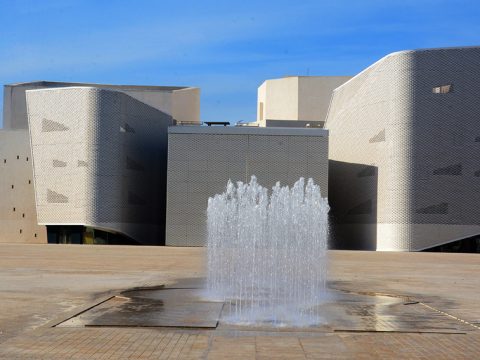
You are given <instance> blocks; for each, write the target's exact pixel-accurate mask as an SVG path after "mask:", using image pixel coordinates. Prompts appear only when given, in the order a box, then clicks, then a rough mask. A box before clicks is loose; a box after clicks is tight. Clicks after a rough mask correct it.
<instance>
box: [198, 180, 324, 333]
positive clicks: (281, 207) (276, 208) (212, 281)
mask: <svg viewBox="0 0 480 360" xmlns="http://www.w3.org/2000/svg"><path fill="white" fill-rule="evenodd" d="M328 211H329V206H328V202H327V199H326V198H322V197H321V195H320V187H319V186H318V185H315V184H314V182H313V180H312V179H309V180H308V181H307V184H306V186H305V181H304V179H303V178H300V179H299V180H298V181H297V182H296V183H295V184H294V186H293V187H292V188H289V187H288V186H284V187H281V186H280V183H278V182H277V184H276V185H275V186H274V187H273V188H272V194H271V196H270V197H269V196H268V191H267V189H266V188H264V187H262V186H260V185H259V184H258V183H257V179H256V177H255V176H252V178H251V180H250V183H249V184H246V183H245V184H244V183H242V182H238V183H237V186H235V185H234V184H233V183H232V182H231V181H229V182H228V184H227V188H226V191H225V192H224V193H223V194H220V195H215V196H214V197H212V198H210V199H209V200H208V210H207V213H208V242H207V248H208V249H207V251H208V279H207V285H208V294H209V297H213V298H216V299H221V300H223V301H225V303H226V307H225V308H226V312H227V315H226V316H224V321H227V322H232V323H236V324H248V325H251V324H265V323H268V324H273V325H276V326H286V325H289V326H308V325H314V324H318V322H319V314H318V313H317V308H318V304H319V303H320V302H321V298H322V296H323V294H324V292H325V282H326V268H327V266H326V265H327V259H326V255H327V251H326V250H327V235H328V220H327V214H328Z"/></svg>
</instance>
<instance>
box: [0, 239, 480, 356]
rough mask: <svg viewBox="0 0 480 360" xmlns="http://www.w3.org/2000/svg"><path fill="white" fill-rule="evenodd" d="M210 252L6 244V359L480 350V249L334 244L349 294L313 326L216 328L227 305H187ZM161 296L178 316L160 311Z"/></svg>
mask: <svg viewBox="0 0 480 360" xmlns="http://www.w3.org/2000/svg"><path fill="white" fill-rule="evenodd" d="M204 256H205V250H204V249H201V248H169V247H133V246H132V247H129V246H81V245H13V244H12V245H9V244H0V359H128V358H130V359H395V358H398V359H477V358H480V276H479V275H480V255H478V254H443V253H382V252H354V251H331V252H330V264H329V288H330V291H331V292H332V293H335V294H340V295H338V296H337V297H336V299H337V300H336V301H332V302H331V303H329V304H325V308H324V311H325V319H326V322H325V324H323V325H321V326H318V327H310V328H272V327H268V326H262V327H249V326H229V325H228V324H223V323H222V321H220V322H219V323H218V326H216V327H215V326H213V325H212V322H211V321H210V320H211V317H212V316H214V315H212V314H216V313H218V307H216V306H215V305H208V306H207V305H205V304H203V305H202V306H203V307H202V308H200V307H199V308H198V311H197V310H195V307H194V308H193V310H192V308H189V307H188V306H190V305H191V303H192V302H191V301H188V299H187V295H188V291H190V290H187V289H192V288H195V287H198V284H201V283H202V281H203V278H204V275H205V269H204ZM167 290H168V291H167ZM149 291H150V292H149ZM162 291H164V292H162ZM188 296H189V295H188ZM132 299H134V300H135V301H132ZM178 299H180V300H178ZM160 301H161V303H162V304H166V305H168V304H169V305H168V306H170V309H171V310H172V311H173V312H172V314H173V315H172V316H167V317H165V316H164V317H161V316H160V317H158V318H156V317H155V313H156V309H157V307H158V306H159V303H160ZM127 305H128V306H127ZM182 306H183V309H186V310H183V311H184V312H183V313H185V311H186V312H187V313H188V314H189V316H188V317H187V318H186V319H185V318H182V317H181V315H182V314H183V313H182V312H176V309H177V308H178V309H180V308H182ZM137 310H138V311H139V312H142V311H143V312H144V313H145V314H148V311H150V314H152V315H148V316H147V317H148V318H147V319H145V318H144V319H142V318H141V317H138V316H137V314H135V312H136V311H137ZM114 311H117V312H118V314H120V315H121V316H120V318H119V316H117V315H115V314H114ZM125 311H126V312H125ZM112 314H113V315H112ZM132 314H133V315H132ZM100 315H101V316H100ZM179 316H180V317H179ZM136 318H139V319H140V320H139V321H140V322H139V323H135V321H136V320H135V319H136ZM119 319H120V320H119ZM172 319H173V320H175V321H173V323H172ZM179 319H180V320H179ZM205 319H207V320H209V321H208V322H205V321H204V320H205ZM118 321H120V322H118ZM157 321H166V322H163V323H162V322H160V323H157ZM181 321H184V322H181ZM142 324H143V326H142ZM158 324H160V325H161V326H157V325H158ZM192 324H193V325H192ZM147 325H148V326H147ZM177 325H178V326H177Z"/></svg>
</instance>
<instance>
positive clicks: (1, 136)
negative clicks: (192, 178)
mask: <svg viewBox="0 0 480 360" xmlns="http://www.w3.org/2000/svg"><path fill="white" fill-rule="evenodd" d="M72 85H75V86H72ZM27 98H28V99H29V100H28V107H27ZM174 123H190V124H191V123H193V124H199V123H200V115H199V89H197V88H189V87H158V86H130V85H125V86H123V85H103V84H72V83H57V82H33V83H22V84H13V85H6V86H5V92H4V125H5V128H6V130H2V131H0V141H1V142H0V155H1V156H2V160H3V163H2V164H1V166H2V168H3V169H2V170H5V171H2V173H1V174H0V184H1V186H2V187H1V192H0V196H1V197H2V199H6V200H4V201H2V204H1V207H0V223H1V224H2V225H3V226H2V227H0V242H12V241H18V242H46V240H47V231H46V229H45V226H44V225H47V228H48V240H49V241H50V242H68V243H142V244H163V242H164V226H165V192H166V189H165V183H166V156H167V154H166V150H167V144H166V141H167V126H169V125H172V124H174ZM7 129H8V130H7ZM29 133H30V138H29ZM30 144H32V145H33V148H32V149H31V147H30ZM16 157H18V160H20V159H24V160H23V162H21V161H17V162H14V161H13V160H15V158H16ZM27 159H28V160H29V161H27ZM32 163H33V164H34V170H35V171H33V169H32ZM34 174H35V176H34ZM23 182H28V186H29V187H28V188H24V186H23V185H24V184H23ZM34 185H35V195H36V198H35V195H34V191H33V190H34ZM11 186H13V187H14V189H13V188H10V187H11ZM13 209H15V210H13ZM17 214H20V215H19V216H21V218H20V219H18V216H16V215H17ZM37 216H38V219H37ZM38 224H41V225H38Z"/></svg>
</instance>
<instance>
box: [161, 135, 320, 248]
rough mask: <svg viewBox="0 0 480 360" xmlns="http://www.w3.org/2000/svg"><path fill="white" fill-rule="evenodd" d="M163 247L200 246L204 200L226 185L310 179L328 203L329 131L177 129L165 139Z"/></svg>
mask: <svg viewBox="0 0 480 360" xmlns="http://www.w3.org/2000/svg"><path fill="white" fill-rule="evenodd" d="M168 139H169V140H168V180H167V218H166V245H173V246H203V245H204V244H205V237H206V210H207V201H208V198H209V197H211V196H214V195H215V194H219V193H222V192H223V191H224V190H225V186H226V184H227V181H228V180H229V179H231V180H232V181H244V182H245V181H249V180H250V177H251V175H255V176H257V179H258V182H259V183H260V184H261V185H262V186H266V187H268V188H271V187H272V186H274V185H275V183H276V182H277V181H280V182H281V184H283V185H290V186H291V185H293V184H294V182H295V181H297V180H298V179H299V178H300V177H305V178H310V177H311V178H313V179H314V181H315V182H316V183H317V184H319V185H320V187H321V192H322V196H323V197H328V131H326V130H324V129H299V128H288V129H287V128H249V127H206V126H175V127H170V128H169V135H168Z"/></svg>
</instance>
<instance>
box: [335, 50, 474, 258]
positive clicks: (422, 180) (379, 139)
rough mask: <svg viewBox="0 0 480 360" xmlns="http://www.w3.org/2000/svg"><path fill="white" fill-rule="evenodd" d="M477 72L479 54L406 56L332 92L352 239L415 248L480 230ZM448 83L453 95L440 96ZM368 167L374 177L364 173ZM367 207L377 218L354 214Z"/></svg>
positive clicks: (343, 221)
mask: <svg viewBox="0 0 480 360" xmlns="http://www.w3.org/2000/svg"><path fill="white" fill-rule="evenodd" d="M479 69H480V48H478V47H471V48H451V49H432V50H419V51H404V52H399V53H394V54H391V55H388V56H386V57H385V58H383V59H381V60H380V61H378V62H377V63H375V64H373V65H372V66H370V67H369V68H367V69H366V70H365V71H363V72H361V73H360V74H358V75H357V76H355V77H354V78H353V79H351V80H350V81H348V82H347V83H345V84H344V85H342V86H340V87H339V88H337V89H336V90H335V91H334V95H333V98H332V102H331V106H330V111H329V114H328V118H327V122H326V127H327V128H328V129H329V130H330V159H331V160H332V161H333V162H332V166H331V171H330V176H331V181H330V200H331V205H332V209H333V212H334V213H335V218H336V220H337V221H338V223H339V224H338V225H339V226H341V227H342V226H343V227H344V228H345V229H347V228H349V229H351V231H346V232H345V233H344V236H345V237H347V238H350V239H351V240H352V241H358V239H362V238H363V239H365V241H368V240H370V241H372V240H373V241H374V242H375V247H376V248H377V249H378V250H397V251H398V250H402V251H411V250H421V249H425V248H428V247H432V246H436V245H440V244H443V243H446V242H449V241H453V240H457V239H460V238H462V237H467V236H472V235H475V234H479V233H480V208H479V207H478V204H479V201H480V180H479V177H478V175H476V174H477V173H476V172H478V169H479V165H478V163H479V160H480V144H479V143H478V137H479V135H480V122H479V121H478V119H479V117H480V106H479V98H478V94H479V93H480V71H479ZM443 85H453V86H452V87H451V89H454V91H451V92H448V93H435V92H434V91H432V89H434V88H435V87H438V86H443ZM365 166H368V167H372V168H373V169H375V170H376V175H375V176H372V177H364V176H357V174H358V172H357V169H359V168H362V167H365ZM363 174H364V173H363ZM366 201H372V204H373V213H372V216H371V217H366V216H364V215H361V214H357V213H352V212H350V213H349V211H351V209H353V208H355V207H357V206H359V205H360V204H362V203H364V202H366ZM372 217H373V219H372ZM353 224H362V225H367V224H369V225H372V226H373V227H374V231H373V232H372V229H371V228H369V227H368V226H363V227H358V226H357V227H356V226H352V225H353ZM355 239H357V240H355ZM357 245H360V247H361V244H357Z"/></svg>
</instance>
